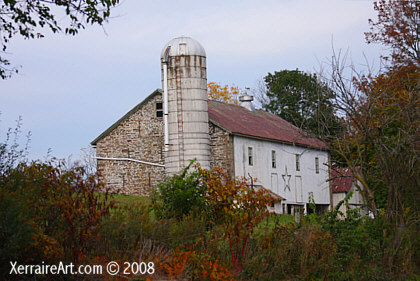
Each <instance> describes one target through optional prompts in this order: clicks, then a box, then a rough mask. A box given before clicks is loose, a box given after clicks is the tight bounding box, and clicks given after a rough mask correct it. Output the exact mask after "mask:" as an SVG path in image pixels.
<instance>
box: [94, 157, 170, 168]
mask: <svg viewBox="0 0 420 281" xmlns="http://www.w3.org/2000/svg"><path fill="white" fill-rule="evenodd" d="M92 158H93V159H97V160H111V161H131V162H136V163H141V164H145V165H150V166H156V167H165V165H162V164H159V163H152V162H147V161H141V160H137V159H133V158H117V157H92Z"/></svg>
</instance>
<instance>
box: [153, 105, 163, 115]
mask: <svg viewBox="0 0 420 281" xmlns="http://www.w3.org/2000/svg"><path fill="white" fill-rule="evenodd" d="M155 108H156V117H158V118H162V117H163V103H162V102H157V103H156V107H155Z"/></svg>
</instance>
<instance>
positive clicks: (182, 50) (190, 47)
mask: <svg viewBox="0 0 420 281" xmlns="http://www.w3.org/2000/svg"><path fill="white" fill-rule="evenodd" d="M169 46H170V47H171V48H170V50H169V56H171V57H173V56H183V55H187V56H202V57H205V56H206V51H204V48H203V46H201V44H200V43H198V42H197V41H196V40H194V39H192V38H191V37H186V36H181V37H177V38H174V39H172V40H171V41H169V42H168V43H166V45H165V47H163V50H162V53H161V55H160V58H161V59H165V58H166V56H167V55H166V50H167V48H168V47H169Z"/></svg>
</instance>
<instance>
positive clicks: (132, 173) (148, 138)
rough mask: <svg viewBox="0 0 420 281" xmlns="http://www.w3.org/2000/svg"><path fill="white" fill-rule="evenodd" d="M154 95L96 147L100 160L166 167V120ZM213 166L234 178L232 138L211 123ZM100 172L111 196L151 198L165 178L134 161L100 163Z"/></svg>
mask: <svg viewBox="0 0 420 281" xmlns="http://www.w3.org/2000/svg"><path fill="white" fill-rule="evenodd" d="M158 101H159V102H161V101H162V96H161V95H155V96H153V97H152V98H151V99H150V100H148V101H146V102H145V103H144V104H143V105H142V106H141V107H140V108H139V109H138V110H137V112H134V113H133V114H132V115H131V116H129V117H128V118H127V119H126V120H125V121H123V122H122V123H120V124H119V125H118V126H117V127H116V128H114V130H112V131H111V132H110V133H109V134H108V135H107V136H105V137H104V138H103V139H101V140H99V141H98V142H97V145H96V156H97V157H108V158H132V159H136V160H142V161H147V162H152V163H159V164H164V147H163V118H158V117H156V112H155V104H156V102H158ZM209 132H210V155H211V163H210V165H211V167H212V168H213V167H215V166H219V167H222V168H224V169H225V171H227V172H228V173H229V175H230V176H232V177H233V176H234V161H233V139H232V136H230V135H229V133H227V132H226V131H224V130H222V129H221V128H219V127H217V126H215V125H214V124H212V123H209ZM98 171H99V173H100V175H101V180H102V181H103V182H104V183H105V188H108V189H109V192H111V193H123V194H130V195H140V196H148V195H150V192H151V191H152V190H153V189H155V188H156V187H157V184H158V183H159V182H161V181H162V180H163V178H164V168H163V167H156V166H151V165H146V164H141V163H136V162H131V161H117V160H99V159H98Z"/></svg>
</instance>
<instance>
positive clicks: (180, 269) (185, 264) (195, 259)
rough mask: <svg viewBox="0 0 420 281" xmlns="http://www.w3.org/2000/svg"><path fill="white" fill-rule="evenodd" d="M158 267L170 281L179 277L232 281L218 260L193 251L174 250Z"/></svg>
mask: <svg viewBox="0 0 420 281" xmlns="http://www.w3.org/2000/svg"><path fill="white" fill-rule="evenodd" d="M159 267H160V268H161V269H162V270H163V271H164V272H165V273H166V274H167V275H169V277H170V278H171V279H172V280H179V279H180V277H184V278H186V277H190V278H191V277H192V280H196V279H197V280H208V281H217V280H232V281H233V278H232V277H231V276H232V273H230V272H229V270H228V269H227V268H226V266H225V265H224V264H223V263H221V262H220V261H219V260H217V259H214V258H212V257H210V256H209V255H207V254H205V253H200V252H196V251H193V250H186V251H185V250H179V249H177V250H175V251H174V252H172V253H171V254H170V255H169V256H167V257H166V258H165V260H164V261H163V262H161V263H159Z"/></svg>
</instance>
